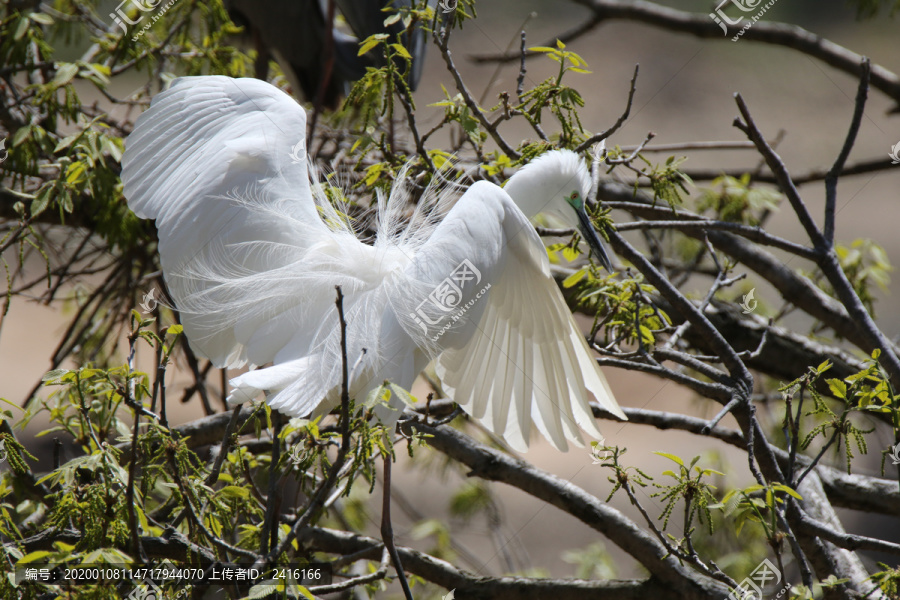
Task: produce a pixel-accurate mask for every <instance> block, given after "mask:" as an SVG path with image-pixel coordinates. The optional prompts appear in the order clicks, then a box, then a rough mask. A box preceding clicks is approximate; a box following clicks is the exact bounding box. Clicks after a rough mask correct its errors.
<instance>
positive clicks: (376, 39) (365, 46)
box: [357, 33, 388, 56]
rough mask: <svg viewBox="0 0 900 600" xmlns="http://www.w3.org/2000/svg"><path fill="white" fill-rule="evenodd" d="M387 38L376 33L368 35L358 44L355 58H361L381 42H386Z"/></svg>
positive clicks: (382, 34)
mask: <svg viewBox="0 0 900 600" xmlns="http://www.w3.org/2000/svg"><path fill="white" fill-rule="evenodd" d="M387 37H388V36H387V34H386V33H376V34H375V35H370V36H369V37H367V38H366V39H365V40H363V41H362V42H361V43H360V47H359V54H357V56H362V55H363V54H365V53H366V52H368V51H369V50H371V49H372V48H374V47H375V46H377V45H378V44H380V43H381V42H382V41H384V40H386V39H387Z"/></svg>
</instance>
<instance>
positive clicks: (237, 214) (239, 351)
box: [122, 76, 329, 367]
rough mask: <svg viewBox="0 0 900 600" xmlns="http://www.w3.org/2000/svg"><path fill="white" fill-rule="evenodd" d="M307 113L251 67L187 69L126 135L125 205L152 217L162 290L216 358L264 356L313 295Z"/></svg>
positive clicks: (320, 238) (305, 312)
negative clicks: (244, 75) (242, 75)
mask: <svg viewBox="0 0 900 600" xmlns="http://www.w3.org/2000/svg"><path fill="white" fill-rule="evenodd" d="M305 137H306V114H305V112H304V110H303V108H302V107H301V106H300V105H299V104H297V103H296V102H295V101H294V100H293V99H291V98H290V97H289V96H288V95H287V94H285V93H284V92H282V91H280V90H279V89H278V88H276V87H274V86H272V85H269V84H268V83H266V82H264V81H259V80H256V79H231V78H228V77H219V76H214V77H185V78H181V79H176V80H175V81H174V82H173V83H172V85H171V87H170V88H169V89H168V90H166V91H164V92H162V93H160V94H159V95H157V96H156V97H155V98H154V99H153V101H152V103H151V106H150V108H149V109H148V110H147V111H146V112H145V113H144V114H143V115H141V117H140V118H138V120H137V123H136V125H135V129H134V132H133V133H132V134H131V135H130V136H129V137H128V139H127V141H126V150H125V155H124V157H123V161H122V165H123V170H122V180H123V183H124V188H125V195H126V197H127V198H128V203H129V206H130V207H131V208H132V210H134V212H135V213H136V214H137V215H138V216H140V217H144V218H151V219H155V220H156V225H157V229H158V231H159V251H160V256H161V260H162V266H163V270H164V273H165V278H166V283H167V285H168V288H169V293H170V295H171V296H172V298H173V299H174V301H175V304H176V306H177V307H178V309H179V310H180V312H181V316H182V320H183V323H184V326H185V331H186V333H187V336H188V339H189V340H190V343H191V346H192V348H194V350H195V351H197V352H198V353H199V354H200V355H202V356H205V357H208V358H209V359H211V360H212V361H213V362H214V363H215V364H216V366H220V367H224V366H229V367H237V366H240V365H242V364H244V363H246V362H250V363H253V364H262V363H265V362H268V361H271V360H272V359H273V357H274V356H275V354H276V353H277V352H278V351H279V350H280V349H281V348H282V347H283V346H284V345H285V344H286V343H287V341H288V340H289V338H290V337H291V336H292V335H293V334H294V332H295V330H296V328H297V327H298V326H299V324H300V323H301V322H302V321H303V320H304V318H307V319H311V318H313V316H314V315H315V311H316V308H317V307H314V306H307V307H305V309H304V307H302V306H301V301H302V299H303V297H304V296H305V294H304V293H303V291H304V289H305V288H306V287H307V286H308V270H304V269H302V268H299V267H300V265H301V263H302V262H303V260H302V259H303V258H304V256H305V255H306V253H307V250H308V249H309V248H310V247H312V246H313V245H315V244H319V245H321V244H327V243H328V242H329V236H328V234H329V231H328V229H327V228H326V227H325V226H324V224H323V223H322V220H321V219H320V218H319V216H318V214H317V209H316V205H315V203H314V201H313V198H312V195H311V194H310V188H309V179H308V173H307V167H306V152H305Z"/></svg>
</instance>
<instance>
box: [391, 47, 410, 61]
mask: <svg viewBox="0 0 900 600" xmlns="http://www.w3.org/2000/svg"><path fill="white" fill-rule="evenodd" d="M391 48H393V49H394V51H395V52H396V53H397V54H399V55H400V56H402V57H403V58H408V59H410V60H412V54H410V53H409V52H408V51H407V50H406V48H404V47H403V44H391Z"/></svg>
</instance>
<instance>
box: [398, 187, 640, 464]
mask: <svg viewBox="0 0 900 600" xmlns="http://www.w3.org/2000/svg"><path fill="white" fill-rule="evenodd" d="M464 261H469V263H471V265H472V266H474V267H475V269H476V270H477V277H473V278H471V279H470V280H468V281H459V282H457V286H456V287H457V288H459V289H460V296H461V297H460V298H459V301H458V302H457V303H456V307H455V312H452V311H451V312H450V313H447V315H446V317H445V318H444V319H441V318H439V317H440V313H439V312H438V311H435V310H431V311H430V312H426V313H421V312H419V313H418V314H417V315H414V317H415V316H418V317H419V319H418V320H422V321H426V322H427V325H428V326H429V332H428V333H427V334H425V336H427V339H426V340H425V342H421V341H420V345H422V346H424V347H427V346H428V343H429V342H430V343H431V344H434V345H437V346H439V347H440V349H441V353H440V355H439V357H438V360H437V364H436V368H437V373H438V376H439V377H440V378H441V381H442V383H443V385H444V387H445V389H446V390H447V391H448V393H449V394H450V395H451V396H452V397H453V399H454V400H455V401H456V402H457V403H459V404H460V405H461V406H462V407H463V409H465V410H466V411H467V412H468V413H469V414H471V415H472V416H474V417H475V418H478V419H480V420H481V421H482V422H484V424H485V425H486V426H487V427H488V428H489V429H490V430H491V431H493V432H494V433H496V434H497V435H499V436H501V437H503V438H504V439H506V440H507V441H508V442H509V443H510V445H512V446H513V447H514V448H516V449H518V450H525V449H527V447H528V443H529V437H530V432H531V422H532V421H533V422H534V423H535V424H536V425H537V428H538V430H540V432H541V433H542V434H543V435H544V436H545V437H547V438H548V439H549V440H550V441H551V442H552V443H553V445H554V446H556V447H557V448H559V449H560V450H563V451H565V450H566V449H567V442H566V440H571V441H573V442H575V443H576V444H578V445H581V444H582V438H581V434H580V431H579V429H582V430H584V431H586V432H587V433H589V434H590V435H591V436H593V437H597V438H599V437H600V432H599V431H598V430H597V427H596V425H595V423H594V418H593V415H592V413H591V409H590V406H589V405H588V402H589V399H590V396H589V394H592V395H593V396H594V397H595V398H596V399H597V401H598V402H599V403H600V404H601V406H603V407H604V408H606V409H607V410H609V411H610V412H612V413H614V414H616V415H617V416H619V417H621V418H623V419H624V418H625V415H624V413H622V411H621V409H620V408H619V406H618V404H617V403H616V401H615V399H614V398H613V395H612V392H611V391H610V389H609V386H608V384H607V383H606V379H605V377H604V376H603V373H602V372H601V371H600V369H599V367H598V366H597V364H596V361H595V360H594V359H593V358H592V356H591V353H590V350H589V349H588V347H587V343H586V342H585V340H584V337H583V335H582V334H581V332H580V331H579V330H578V327H577V326H576V324H575V321H574V319H573V318H572V314H571V312H570V311H569V309H568V307H567V306H566V303H565V300H564V299H563V297H562V293H561V292H560V291H559V288H558V287H557V285H556V283H555V281H554V280H553V278H552V276H551V275H550V264H549V260H548V258H547V253H546V250H545V249H544V246H543V244H542V243H541V240H540V238H539V237H538V236H537V233H536V232H535V231H534V228H533V227H532V226H531V224H530V223H529V222H528V219H527V218H526V217H525V215H524V214H522V212H521V211H520V210H519V209H518V208H517V207H516V205H515V204H514V203H513V201H512V199H511V198H510V197H509V195H508V194H507V193H506V192H504V191H503V190H502V189H501V188H499V187H497V186H495V185H493V184H489V183H486V182H481V183H477V184H475V185H473V186H472V187H471V188H470V189H469V191H467V192H466V194H465V195H464V196H463V197H462V198H461V199H460V201H459V203H457V205H456V206H454V208H453V209H452V210H451V211H450V212H449V213H448V215H447V217H446V219H445V220H444V221H443V222H442V223H441V224H440V225H439V226H438V228H437V230H436V231H435V233H434V235H433V236H432V241H430V242H429V244H427V245H426V247H425V248H423V249H422V250H421V251H420V253H419V254H418V255H417V256H416V257H415V259H414V268H418V273H417V275H416V277H415V278H416V279H424V278H425V277H423V274H424V273H426V271H427V270H428V269H429V268H430V269H431V270H432V272H433V270H434V268H433V266H432V265H435V264H438V265H441V267H440V269H439V270H438V273H441V272H446V274H447V275H446V276H445V277H447V276H449V277H447V278H448V279H449V280H450V283H452V280H453V277H452V276H450V274H451V273H459V268H458V265H460V264H463V263H464ZM431 279H432V281H433V282H434V283H437V284H440V283H441V279H439V278H438V277H437V276H435V275H432V277H431ZM476 279H477V281H476ZM445 281H446V280H445ZM473 284H474V285H473ZM424 304H425V305H426V306H428V305H429V303H428V302H425V303H424ZM454 317H456V318H455V319H454ZM414 320H415V318H414ZM433 322H436V323H434V324H432V323H433ZM409 330H410V331H412V330H413V328H410V329H409ZM441 332H443V333H441ZM420 339H421V338H420Z"/></svg>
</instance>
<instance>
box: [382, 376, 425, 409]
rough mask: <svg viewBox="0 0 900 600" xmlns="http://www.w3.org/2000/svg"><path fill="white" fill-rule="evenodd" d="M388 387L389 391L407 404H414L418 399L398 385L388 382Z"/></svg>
mask: <svg viewBox="0 0 900 600" xmlns="http://www.w3.org/2000/svg"><path fill="white" fill-rule="evenodd" d="M388 389H390V390H391V393H392V394H394V395H395V396H396V397H397V398H399V399H400V400H401V401H402V402H403V403H404V404H406V405H407V406H415V404H416V402H418V401H419V400H418V399H417V398H416V397H415V396H413V395H412V394H410V393H409V392H407V391H406V390H404V389H403V388H402V387H400V386H399V385H396V384H393V383H390V382H389V383H388Z"/></svg>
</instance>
